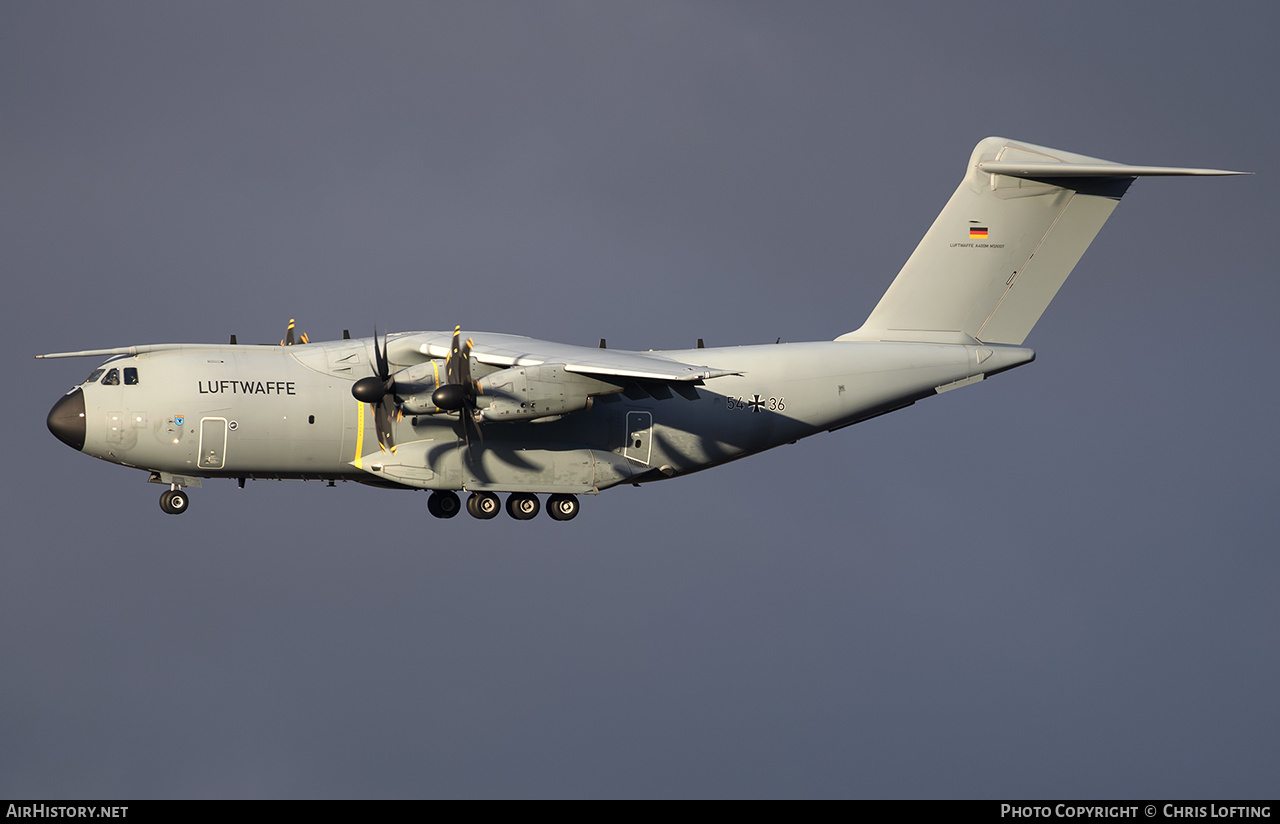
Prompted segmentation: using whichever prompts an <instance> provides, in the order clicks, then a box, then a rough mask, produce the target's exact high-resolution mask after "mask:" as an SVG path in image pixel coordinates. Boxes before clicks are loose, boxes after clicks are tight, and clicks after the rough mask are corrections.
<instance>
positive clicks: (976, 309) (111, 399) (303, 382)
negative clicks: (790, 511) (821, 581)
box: [36, 137, 1244, 521]
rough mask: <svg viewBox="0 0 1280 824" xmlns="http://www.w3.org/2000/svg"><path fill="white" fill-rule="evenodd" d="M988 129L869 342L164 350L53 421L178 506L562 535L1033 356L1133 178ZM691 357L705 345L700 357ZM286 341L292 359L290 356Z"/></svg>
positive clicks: (121, 356)
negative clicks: (330, 494) (605, 505)
mask: <svg viewBox="0 0 1280 824" xmlns="http://www.w3.org/2000/svg"><path fill="white" fill-rule="evenodd" d="M1230 174H1244V173H1242V172H1229V171H1221V170H1215V169H1187V168H1176V167H1162V166H1127V165H1123V164H1120V163H1113V162H1110V161H1105V160H1098V159H1096V158H1091V157H1085V156H1082V155H1077V154H1072V153H1070V152H1064V151H1059V150H1057V149H1050V148H1046V147H1043V146H1035V145H1031V144H1027V143H1020V142H1015V141H1011V140H1006V139H1004V138H997V137H992V138H987V139H985V140H983V141H982V142H980V143H979V144H978V145H977V147H976V148H975V149H974V151H973V154H972V156H971V157H970V158H969V163H968V165H967V166H966V167H965V174H964V179H963V180H962V181H961V183H960V186H959V188H957V189H956V191H955V194H953V195H952V196H951V199H950V200H949V201H948V202H947V204H946V206H945V207H944V208H943V210H942V213H941V214H940V215H939V216H938V218H937V220H936V221H934V224H933V226H932V227H931V228H930V229H929V231H928V233H926V234H925V236H924V239H923V240H922V241H921V242H920V245H919V246H917V247H916V250H915V252H914V253H913V254H912V255H911V257H910V258H909V259H908V260H907V263H906V265H905V266H904V267H903V268H902V271H901V272H899V273H898V276H897V278H896V279H895V280H894V281H893V283H892V284H891V285H890V286H889V289H888V291H887V292H886V293H885V294H884V296H883V297H882V298H881V299H880V302H879V304H878V305H877V306H876V307H875V309H874V310H873V311H872V312H871V315H870V316H869V317H868V318H867V320H866V323H864V324H863V325H862V326H861V327H860V328H858V329H857V330H855V331H852V332H849V333H848V334H845V335H841V336H840V337H838V338H836V340H834V341H826V342H813V343H787V344H781V343H779V344H774V345H762V346H736V347H727V348H701V346H699V348H695V349H689V350H684V351H665V352H654V351H649V352H629V351H619V350H613V349H607V348H605V345H604V341H601V344H600V346H599V347H598V348H596V347H584V346H572V345H567V344H560V343H549V342H546V341H541V340H534V339H532V338H526V337H521V336H518V335H510V334H496V333H488V332H476V333H474V334H463V332H462V331H461V330H460V329H456V328H455V329H454V330H453V332H452V333H449V332H401V333H390V334H383V336H382V337H381V338H379V336H378V334H377V330H376V329H375V330H374V336H373V337H372V338H362V339H351V338H350V336H349V335H348V334H346V333H344V335H343V338H342V339H341V340H336V341H329V342H323V343H308V342H306V337H305V336H303V337H302V338H301V340H295V338H294V332H293V323H292V322H290V326H289V331H288V335H287V337H286V339H285V340H283V341H281V343H282V344H284V345H282V346H276V345H238V344H236V340H235V336H232V338H231V342H230V343H229V344H225V345H223V344H197V343H164V344H150V345H140V346H128V347H121V348H117V349H95V350H86V351H81V352H58V353H53V354H47V355H37V356H36V357H38V358H68V357H93V356H96V357H107V358H108V360H107V361H106V362H105V363H103V364H102V365H101V366H100V367H98V368H97V369H94V370H93V372H92V374H90V375H89V377H88V378H87V379H85V381H84V382H83V383H82V384H81V385H80V386H78V387H76V388H74V389H72V390H71V391H70V392H68V393H67V394H66V395H65V396H63V398H62V399H61V400H59V401H58V402H57V403H56V404H54V407H53V409H52V410H51V411H50V412H49V418H48V426H49V429H50V430H51V431H52V432H53V434H54V435H56V436H57V437H58V438H59V439H60V440H61V441H62V442H63V443H65V444H67V445H68V446H70V447H72V448H73V449H77V450H80V451H82V452H85V453H87V454H89V455H92V456H94V457H96V458H101V459H103V460H105V461H110V462H112V463H117V464H120V465H122V466H128V467H133V468H135V469H142V470H146V471H147V472H149V473H150V475H149V480H150V481H151V482H153V483H158V484H163V485H165V486H167V487H168V489H167V490H166V491H165V492H164V493H163V494H162V495H161V496H160V507H161V509H163V510H164V511H165V512H168V513H171V514H179V513H182V512H185V511H186V509H187V506H188V496H187V493H186V492H184V491H183V490H184V488H185V487H189V486H191V487H198V486H200V483H201V480H202V479H204V478H235V479H237V480H238V481H239V482H240V485H241V486H243V485H244V482H245V480H246V479H260V478H271V479H304V480H311V479H315V480H322V481H328V482H329V483H330V484H331V485H332V484H333V483H334V482H335V481H359V482H361V483H366V484H372V485H375V486H381V487H389V488H394V489H423V490H430V496H429V498H428V500H427V508H428V510H429V511H430V512H431V514H433V515H435V516H436V517H440V518H450V517H453V516H454V515H456V514H457V513H458V512H459V510H460V509H461V499H460V498H459V496H458V491H461V490H465V491H467V492H469V493H470V496H469V497H468V499H467V502H466V508H467V511H468V512H469V513H470V514H471V515H473V516H474V517H476V518H482V519H484V518H492V517H493V516H495V515H496V514H498V510H499V509H500V508H501V505H500V502H499V499H498V495H497V493H500V492H501V493H507V499H506V509H507V512H508V513H509V514H510V515H511V516H512V517H514V518H517V519H521V520H524V519H528V518H532V517H534V516H535V515H537V514H538V511H539V509H540V506H541V505H540V502H539V499H538V497H537V495H538V493H545V494H547V495H548V497H547V500H546V508H547V512H548V513H549V514H550V516H551V517H552V518H555V519H557V520H562V521H565V520H569V519H571V518H573V517H574V516H575V515H577V513H578V509H579V503H578V498H577V496H578V495H580V494H594V493H598V492H600V491H602V490H605V489H609V488H610V487H614V486H618V485H620V484H641V483H647V482H651V481H657V480H663V479H666V478H673V477H678V476H680V475H686V474H688V473H690V472H696V471H698V470H701V469H707V468H709V467H713V466H717V465H719V464H723V463H726V462H728V461H732V460H735V459H737V458H741V457H744V456H747V455H751V454H754V453H756V452H761V451H763V450H765V449H770V448H772V447H775V446H780V445H782V444H785V443H790V442H793V441H796V440H797V439H799V438H804V437H808V436H809V435H815V434H817V433H819V432H826V431H833V430H836V429H840V428H842V427H846V426H849V425H851V424H855V423H858V422H860V421H865V420H867V419H869V418H873V417H875V416H877V415H883V414H884V413H886V412H892V411H894V410H897V409H902V408H904V407H906V406H910V405H911V404H913V403H915V402H916V401H918V400H921V399H923V398H927V397H930V396H932V395H938V394H942V393H943V392H948V391H950V390H952V389H956V388H958V387H961V386H966V385H968V384H971V383H975V382H977V381H981V380H983V379H984V378H989V377H991V376H992V375H997V374H999V373H1001V372H1004V371H1007V370H1009V369H1013V368H1014V367H1017V366H1021V365H1023V364H1025V363H1030V362H1031V361H1032V360H1034V358H1035V353H1034V352H1033V351H1032V350H1030V349H1027V348H1025V347H1023V346H1022V343H1023V341H1024V340H1025V339H1026V337H1027V335H1028V333H1029V332H1030V331H1031V328H1032V327H1033V326H1034V325H1035V323H1036V321H1037V320H1039V318H1040V315H1041V314H1042V313H1043V312H1044V310H1045V308H1046V307H1047V306H1048V305H1049V301H1050V300H1052V298H1053V296H1054V295H1055V294H1056V293H1057V291H1058V289H1059V287H1061V286H1062V283H1063V281H1064V280H1065V279H1066V277H1067V275H1068V274H1069V273H1070V272H1071V270H1072V268H1073V267H1074V266H1075V265H1076V262H1077V261H1078V260H1079V259H1080V256H1081V255H1082V254H1084V251H1085V249H1086V248H1087V247H1088V246H1089V244H1090V242H1092V240H1093V238H1094V236H1095V235H1096V234H1097V233H1098V230H1099V229H1101V227H1102V224H1103V223H1104V222H1105V221H1106V219H1107V218H1108V217H1109V216H1110V214H1111V212H1112V210H1113V209H1114V208H1115V207H1116V204H1117V203H1118V202H1119V200H1120V197H1121V196H1122V195H1123V194H1124V193H1125V191H1126V190H1127V189H1128V187H1129V185H1130V184H1131V183H1132V182H1133V181H1134V180H1135V179H1136V178H1137V177H1139V176H1147V175H1230ZM699 343H701V342H699ZM290 344H292V345H290Z"/></svg>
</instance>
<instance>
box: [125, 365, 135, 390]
mask: <svg viewBox="0 0 1280 824" xmlns="http://www.w3.org/2000/svg"><path fill="white" fill-rule="evenodd" d="M124 385H125V386H137V385H138V370H137V369H136V368H135V367H132V366H126V367H125V368H124Z"/></svg>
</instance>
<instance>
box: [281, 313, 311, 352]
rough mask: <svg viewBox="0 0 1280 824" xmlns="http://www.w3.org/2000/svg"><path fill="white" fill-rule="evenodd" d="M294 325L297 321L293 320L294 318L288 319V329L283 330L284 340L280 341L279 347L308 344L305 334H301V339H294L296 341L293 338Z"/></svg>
mask: <svg viewBox="0 0 1280 824" xmlns="http://www.w3.org/2000/svg"><path fill="white" fill-rule="evenodd" d="M295 323H297V320H295V319H294V318H289V328H288V329H286V330H285V332H284V340H282V341H280V345H281V346H293V345H294V344H295V343H308V342H309V341H308V340H307V333H306V332H303V333H302V337H301V338H298V339H296V340H295V339H294V337H293V325H294V324H295Z"/></svg>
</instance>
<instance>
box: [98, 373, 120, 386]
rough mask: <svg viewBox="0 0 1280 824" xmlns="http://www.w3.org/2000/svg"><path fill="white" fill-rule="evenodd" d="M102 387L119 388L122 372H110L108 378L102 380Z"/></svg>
mask: <svg viewBox="0 0 1280 824" xmlns="http://www.w3.org/2000/svg"><path fill="white" fill-rule="evenodd" d="M102 385H103V386H119V385H120V370H119V369H112V370H111V371H110V372H108V373H107V376H106V377H105V378H103V379H102Z"/></svg>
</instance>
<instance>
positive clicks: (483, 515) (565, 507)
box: [165, 490, 581, 521]
mask: <svg viewBox="0 0 1280 824" xmlns="http://www.w3.org/2000/svg"><path fill="white" fill-rule="evenodd" d="M461 503H462V502H461V500H460V499H459V498H458V494H457V493H456V492H450V491H447V490H437V491H435V492H432V493H431V497H429V498H427V511H428V512H430V513H431V514H432V515H434V516H436V517H437V518H452V517H453V516H454V515H457V514H458V513H459V512H461V511H462V505H461ZM580 508H581V504H579V503H578V496H576V495H550V496H548V497H547V514H548V515H550V516H551V517H552V518H554V519H555V520H557V521H571V520H573V519H574V518H575V517H576V516H577V514H578V510H579V509H580ZM506 509H507V514H508V515H510V516H511V517H512V518H515V519H516V520H517V521H527V520H530V519H531V518H535V517H537V515H538V512H539V511H541V509H542V505H541V504H540V503H539V502H538V496H537V495H534V494H533V493H531V492H512V493H511V494H510V495H508V496H507V506H506ZM501 510H502V504H501V502H499V500H498V496H497V495H495V494H493V493H492V492H472V493H471V495H470V496H469V497H468V498H467V512H468V513H469V514H470V515H471V517H473V518H478V519H480V520H482V521H487V520H489V519H490V518H496V517H497V515H498V512H499V511H501ZM165 511H166V512H168V510H165Z"/></svg>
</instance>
